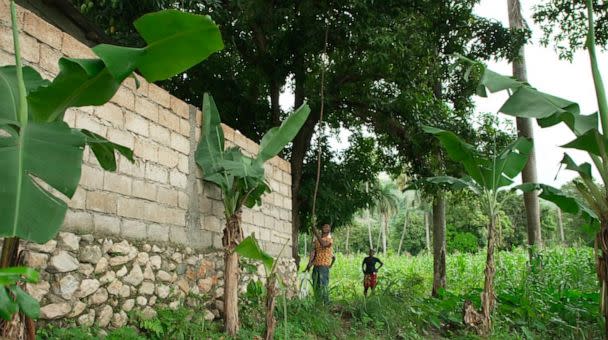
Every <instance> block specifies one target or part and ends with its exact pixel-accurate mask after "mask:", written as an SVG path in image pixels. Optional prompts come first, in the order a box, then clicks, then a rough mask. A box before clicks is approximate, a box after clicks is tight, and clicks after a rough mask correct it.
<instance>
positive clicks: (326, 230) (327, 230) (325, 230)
mask: <svg viewBox="0 0 608 340" xmlns="http://www.w3.org/2000/svg"><path fill="white" fill-rule="evenodd" d="M321 230H322V231H323V234H329V233H330V232H331V226H330V225H329V224H328V223H325V224H324V225H323V226H322V227H321Z"/></svg>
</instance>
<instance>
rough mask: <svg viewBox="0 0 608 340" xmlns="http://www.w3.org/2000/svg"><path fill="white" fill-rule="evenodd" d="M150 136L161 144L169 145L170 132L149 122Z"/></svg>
mask: <svg viewBox="0 0 608 340" xmlns="http://www.w3.org/2000/svg"><path fill="white" fill-rule="evenodd" d="M150 138H152V139H153V140H155V141H157V142H158V143H160V144H162V145H169V143H171V132H169V129H167V128H165V127H162V126H160V125H157V124H154V123H150Z"/></svg>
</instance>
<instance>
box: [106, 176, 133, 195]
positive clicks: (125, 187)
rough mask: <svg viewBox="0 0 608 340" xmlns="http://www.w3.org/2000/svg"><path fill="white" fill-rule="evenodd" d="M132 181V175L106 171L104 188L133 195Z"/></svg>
mask: <svg viewBox="0 0 608 340" xmlns="http://www.w3.org/2000/svg"><path fill="white" fill-rule="evenodd" d="M131 182H132V179H131V178H130V177H127V176H125V175H122V174H116V173H113V172H109V171H106V172H105V174H104V179H103V188H104V189H105V190H108V191H112V192H116V193H119V194H123V195H125V196H129V195H131Z"/></svg>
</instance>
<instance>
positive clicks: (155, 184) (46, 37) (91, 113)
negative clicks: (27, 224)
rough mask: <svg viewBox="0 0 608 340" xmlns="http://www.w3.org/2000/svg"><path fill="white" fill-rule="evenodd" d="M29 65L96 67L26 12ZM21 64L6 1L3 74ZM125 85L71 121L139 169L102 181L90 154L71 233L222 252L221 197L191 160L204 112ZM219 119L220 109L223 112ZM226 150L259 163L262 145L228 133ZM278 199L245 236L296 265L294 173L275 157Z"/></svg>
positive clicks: (1, 20)
mask: <svg viewBox="0 0 608 340" xmlns="http://www.w3.org/2000/svg"><path fill="white" fill-rule="evenodd" d="M18 18H19V23H20V28H21V30H22V33H21V46H22V47H21V48H22V56H23V59H24V61H25V64H26V65H29V66H32V67H34V68H36V69H37V70H38V71H39V72H41V74H42V75H43V77H45V78H48V79H50V78H53V77H54V76H55V75H56V74H57V73H58V72H59V69H58V66H57V61H58V60H59V58H60V57H62V56H65V57H74V58H94V57H95V56H94V54H93V52H92V51H91V50H90V49H89V48H88V47H87V46H86V45H84V44H83V43H81V42H80V41H78V40H76V39H75V38H73V37H72V36H70V35H69V34H67V33H64V32H62V31H61V30H60V29H58V28H56V27H55V26H53V25H51V24H49V23H47V22H45V21H44V20H43V19H41V18H39V17H38V16H36V15H35V14H33V13H32V12H30V11H28V10H25V9H23V8H19V10H18ZM10 64H14V56H13V42H12V35H11V30H10V12H9V2H8V0H0V66H4V65H10ZM138 78H139V81H140V84H141V85H140V87H139V88H136V86H135V81H134V80H132V79H129V80H127V81H126V82H125V83H124V84H123V85H122V86H121V87H120V89H119V90H118V92H117V93H116V95H115V96H114V97H113V98H112V100H111V101H110V102H109V103H107V104H105V105H103V106H100V107H82V108H77V109H70V110H69V111H68V112H67V113H66V115H65V121H66V122H67V123H68V124H69V125H70V126H72V127H76V128H86V129H89V130H91V131H94V132H96V133H98V134H100V135H102V136H104V137H106V138H108V139H109V140H111V141H112V142H115V143H119V144H122V145H125V146H127V147H129V148H132V149H133V151H134V153H135V163H130V162H129V161H128V160H126V159H125V158H123V157H122V156H120V157H119V159H118V169H117V171H116V172H114V173H112V172H105V171H103V170H102V169H101V167H100V166H99V164H98V163H97V161H96V159H95V157H94V156H93V154H92V153H91V152H89V151H88V149H87V150H86V151H85V155H84V163H83V167H82V179H81V182H80V187H79V188H78V191H77V192H76V194H75V195H74V197H73V198H72V199H71V201H70V202H69V206H70V210H69V212H68V214H67V216H66V220H65V224H64V227H63V230H64V231H72V232H77V233H79V234H95V235H100V236H112V237H119V238H123V239H132V240H149V241H151V242H168V243H175V244H178V245H183V246H188V247H192V248H194V249H197V250H203V249H207V248H219V247H221V231H222V229H223V225H224V220H225V219H224V215H223V206H222V201H221V193H220V191H219V189H218V188H216V187H215V186H214V185H213V184H211V183H203V182H202V180H201V177H202V173H201V171H200V169H198V167H197V165H196V163H195V161H194V152H195V150H196V145H197V142H198V139H199V138H200V125H201V119H202V113H201V111H200V110H199V109H198V108H196V107H193V106H191V105H188V104H187V103H185V102H183V101H181V100H180V99H178V98H176V97H174V96H172V95H171V94H169V93H167V92H166V91H165V90H163V89H162V88H160V87H158V86H156V85H154V84H150V83H148V82H146V81H145V80H144V79H142V78H141V77H138ZM219 109H220V110H221V107H220V108H219ZM223 128H224V134H225V137H226V140H227V144H228V145H237V146H239V147H240V148H241V149H242V150H243V151H244V152H245V153H246V154H255V153H257V150H258V145H257V144H256V143H254V142H253V141H251V140H249V139H247V138H246V137H244V136H243V135H242V134H240V133H239V132H238V131H235V130H234V129H232V128H230V127H228V126H225V125H224V126H223ZM265 170H266V177H267V180H268V182H269V183H270V186H271V188H272V191H273V192H272V193H271V194H268V195H266V196H265V197H264V198H263V205H262V206H261V207H257V208H254V209H251V210H249V209H246V210H245V211H244V212H243V229H244V232H245V234H246V235H248V234H250V233H252V232H255V234H256V236H257V237H258V239H259V240H260V241H261V243H262V246H263V247H264V248H265V249H266V250H267V251H269V252H270V253H272V254H275V255H276V254H278V253H279V251H280V249H281V248H282V246H283V244H287V246H286V248H285V250H284V252H283V256H287V257H289V256H291V169H290V164H289V163H288V162H286V161H285V160H283V159H280V158H278V157H275V158H274V159H272V160H271V161H269V162H268V164H267V166H266V169H265Z"/></svg>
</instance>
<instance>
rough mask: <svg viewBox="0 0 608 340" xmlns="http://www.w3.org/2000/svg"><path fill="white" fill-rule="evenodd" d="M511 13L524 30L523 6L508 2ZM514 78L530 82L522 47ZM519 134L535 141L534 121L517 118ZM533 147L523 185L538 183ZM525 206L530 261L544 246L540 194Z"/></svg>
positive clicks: (526, 198)
mask: <svg viewBox="0 0 608 340" xmlns="http://www.w3.org/2000/svg"><path fill="white" fill-rule="evenodd" d="M507 5H508V11H509V27H511V28H517V29H522V28H525V25H524V20H523V17H522V15H521V5H520V3H519V0H507ZM513 77H515V79H517V80H520V81H528V76H527V72H526V59H525V50H524V47H523V46H522V47H521V49H520V50H519V57H518V59H516V60H515V61H514V62H513ZM516 122H517V134H518V135H519V136H523V137H527V138H530V139H531V140H534V127H533V122H532V119H530V118H521V117H517V119H516ZM534 149H535V148H534V146H532V150H530V154H529V156H528V163H526V166H525V167H524V170H523V171H522V172H521V179H522V182H523V183H537V179H536V152H535V150H534ZM524 204H525V207H526V220H527V226H528V245H529V246H530V260H532V259H533V257H534V252H535V248H539V247H541V246H542V237H541V232H540V203H539V201H538V192H537V191H532V192H526V193H524Z"/></svg>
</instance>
